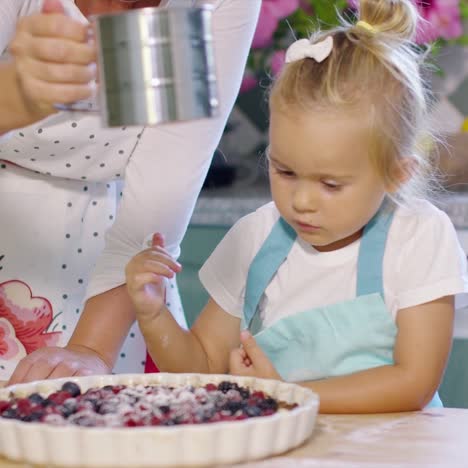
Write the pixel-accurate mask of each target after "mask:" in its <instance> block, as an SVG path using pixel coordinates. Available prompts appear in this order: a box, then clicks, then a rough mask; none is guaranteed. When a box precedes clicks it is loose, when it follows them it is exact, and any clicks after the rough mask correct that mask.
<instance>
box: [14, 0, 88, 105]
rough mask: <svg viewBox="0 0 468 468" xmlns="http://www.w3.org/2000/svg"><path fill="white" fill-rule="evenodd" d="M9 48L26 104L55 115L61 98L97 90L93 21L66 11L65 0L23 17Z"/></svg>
mask: <svg viewBox="0 0 468 468" xmlns="http://www.w3.org/2000/svg"><path fill="white" fill-rule="evenodd" d="M9 51H10V52H11V54H12V56H13V59H14V62H13V63H14V67H15V70H16V77H17V86H18V87H19V91H20V93H21V95H22V97H23V100H24V104H25V106H26V107H28V108H30V110H32V111H33V112H35V113H43V114H50V113H52V112H54V111H55V109H54V108H53V104H55V103H61V104H66V103H71V102H73V101H77V100H81V99H85V98H88V97H90V96H91V94H92V85H91V83H90V82H91V81H92V80H93V79H94V77H95V65H94V61H95V56H96V52H95V47H94V45H93V44H91V43H88V25H86V24H82V23H80V22H79V21H76V20H74V19H71V18H69V17H67V16H66V15H65V14H64V10H63V7H62V4H61V3H60V1H59V0H44V6H43V11H42V13H40V14H35V15H31V16H26V17H24V18H21V19H20V20H19V21H18V25H17V29H16V34H15V37H14V38H13V40H12V42H11V44H10V47H9Z"/></svg>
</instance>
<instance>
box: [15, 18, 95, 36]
mask: <svg viewBox="0 0 468 468" xmlns="http://www.w3.org/2000/svg"><path fill="white" fill-rule="evenodd" d="M16 30H17V32H18V33H19V34H22V33H25V34H27V35H30V36H33V37H35V38H37V39H39V38H47V37H48V38H54V37H55V38H61V39H68V40H70V41H75V42H86V41H87V40H88V35H89V32H88V31H89V25H88V24H85V23H81V22H80V21H77V20H76V19H73V18H70V17H68V16H65V15H64V14H53V13H49V14H36V15H30V16H25V17H23V18H21V19H20V20H19V21H18V25H17V28H16Z"/></svg>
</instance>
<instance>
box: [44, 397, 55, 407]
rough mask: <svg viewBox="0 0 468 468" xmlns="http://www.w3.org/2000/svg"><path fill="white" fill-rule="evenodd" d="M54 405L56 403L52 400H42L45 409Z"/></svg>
mask: <svg viewBox="0 0 468 468" xmlns="http://www.w3.org/2000/svg"><path fill="white" fill-rule="evenodd" d="M53 404H54V402H53V401H52V400H49V399H48V398H45V399H44V400H42V403H41V406H43V407H44V408H45V407H47V406H50V405H53Z"/></svg>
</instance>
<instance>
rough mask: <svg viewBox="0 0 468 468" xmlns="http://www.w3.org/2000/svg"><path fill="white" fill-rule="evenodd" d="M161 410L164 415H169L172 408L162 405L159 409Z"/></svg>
mask: <svg viewBox="0 0 468 468" xmlns="http://www.w3.org/2000/svg"><path fill="white" fill-rule="evenodd" d="M159 409H160V410H161V412H162V413H163V414H167V413H169V411H171V408H170V406H167V405H162V406H160V407H159Z"/></svg>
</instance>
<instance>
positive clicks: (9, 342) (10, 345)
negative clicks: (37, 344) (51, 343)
mask: <svg viewBox="0 0 468 468" xmlns="http://www.w3.org/2000/svg"><path fill="white" fill-rule="evenodd" d="M25 356H26V351H25V350H24V346H23V345H22V344H21V341H19V340H18V338H17V337H16V333H15V329H14V328H13V326H12V324H11V323H10V322H9V321H8V320H7V319H5V318H3V317H0V359H3V360H6V361H8V360H9V359H12V360H13V359H15V360H19V359H21V358H23V357H25Z"/></svg>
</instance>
